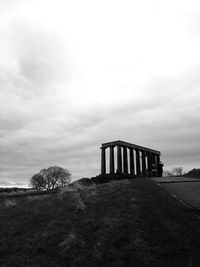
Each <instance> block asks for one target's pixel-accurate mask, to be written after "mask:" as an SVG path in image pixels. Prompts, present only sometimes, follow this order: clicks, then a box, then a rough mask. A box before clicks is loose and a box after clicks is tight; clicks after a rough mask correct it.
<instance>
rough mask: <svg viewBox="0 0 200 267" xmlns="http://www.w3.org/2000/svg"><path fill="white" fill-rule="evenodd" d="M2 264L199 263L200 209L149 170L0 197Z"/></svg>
mask: <svg viewBox="0 0 200 267" xmlns="http://www.w3.org/2000/svg"><path fill="white" fill-rule="evenodd" d="M0 229H1V231H0V266H20V267H22V266H66V267H67V266H70V267H75V266H76V267H82V266H91V267H94V266H95V267H96V266H97V267H98V266H102V267H106V266H109V267H110V266H113V267H114V266H115V267H116V266H118V267H124V266H127V267H128V266H129V267H132V266H148V267H150V266H162V267H163V266H166V267H168V266H182V267H184V266H199V265H198V264H199V262H200V255H199V249H200V244H199V240H200V224H199V220H198V217H197V215H196V214H194V213H193V212H192V211H190V210H188V209H187V208H186V207H184V206H183V205H182V204H181V203H179V202H178V201H176V200H175V199H174V198H173V197H172V196H171V195H169V193H168V192H166V191H164V190H163V189H162V188H160V187H158V186H157V185H156V184H155V183H154V182H152V181H151V180H149V179H148V178H143V179H135V180H124V181H117V182H111V183H107V184H102V185H96V186H90V187H80V188H78V189H76V188H68V189H67V188H66V189H65V190H63V191H61V192H59V193H54V194H52V195H51V194H49V195H38V196H26V197H25V196H24V197H18V198H9V199H8V198H5V197H3V198H1V206H0Z"/></svg>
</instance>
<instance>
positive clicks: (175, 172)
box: [172, 167, 184, 176]
mask: <svg viewBox="0 0 200 267" xmlns="http://www.w3.org/2000/svg"><path fill="white" fill-rule="evenodd" d="M172 173H173V175H174V176H180V175H183V174H184V171H183V167H174V168H173V169H172Z"/></svg>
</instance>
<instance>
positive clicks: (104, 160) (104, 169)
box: [101, 147, 106, 175]
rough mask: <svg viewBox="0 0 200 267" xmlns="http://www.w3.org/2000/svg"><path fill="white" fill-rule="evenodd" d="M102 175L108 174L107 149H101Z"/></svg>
mask: <svg viewBox="0 0 200 267" xmlns="http://www.w3.org/2000/svg"><path fill="white" fill-rule="evenodd" d="M101 174H102V175H104V174H106V148H105V147H101Z"/></svg>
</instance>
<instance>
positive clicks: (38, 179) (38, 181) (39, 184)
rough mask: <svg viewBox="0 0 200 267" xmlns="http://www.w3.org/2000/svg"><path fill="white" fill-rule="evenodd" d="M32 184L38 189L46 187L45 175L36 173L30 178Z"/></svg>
mask: <svg viewBox="0 0 200 267" xmlns="http://www.w3.org/2000/svg"><path fill="white" fill-rule="evenodd" d="M30 186H31V187H33V188H35V189H38V190H40V189H43V188H45V180H44V177H43V176H42V175H41V174H40V173H37V174H34V175H33V176H32V177H31V180H30Z"/></svg>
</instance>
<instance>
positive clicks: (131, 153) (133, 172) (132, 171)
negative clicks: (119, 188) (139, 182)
mask: <svg viewBox="0 0 200 267" xmlns="http://www.w3.org/2000/svg"><path fill="white" fill-rule="evenodd" d="M129 149H130V173H131V174H133V175H134V174H135V170H134V155H133V148H132V147H129Z"/></svg>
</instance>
